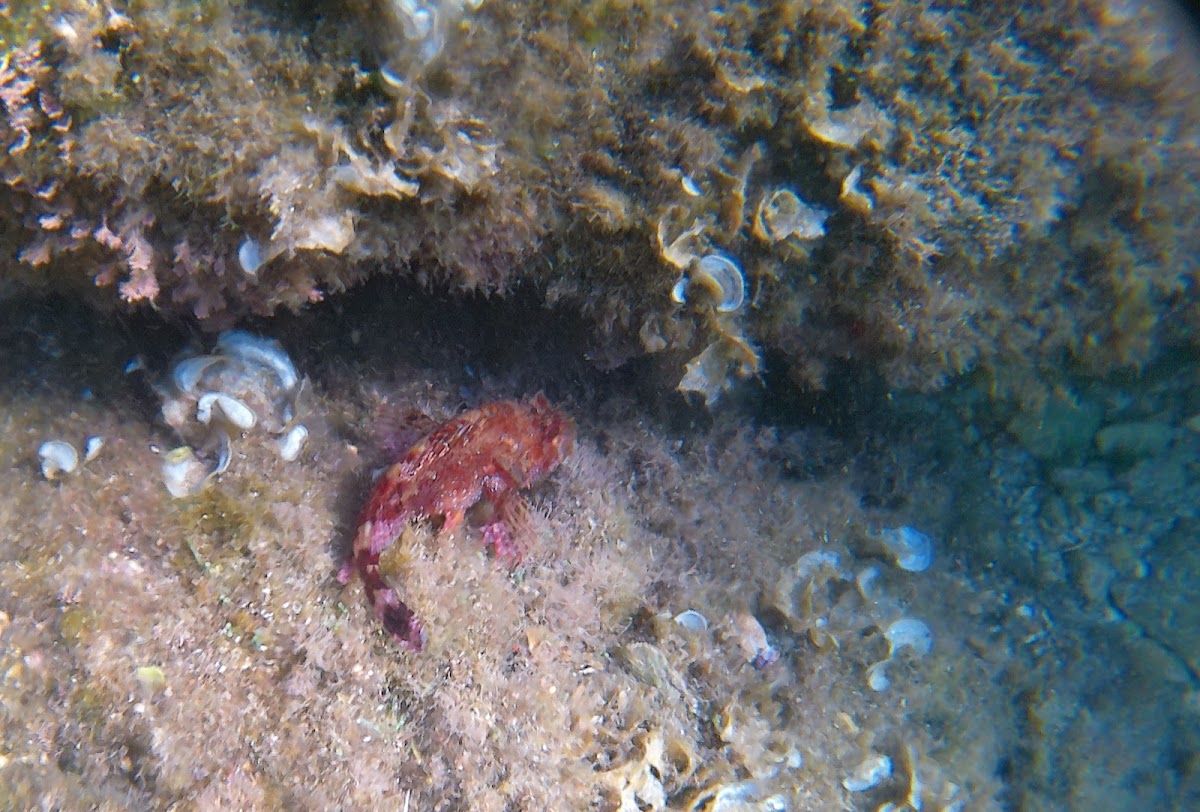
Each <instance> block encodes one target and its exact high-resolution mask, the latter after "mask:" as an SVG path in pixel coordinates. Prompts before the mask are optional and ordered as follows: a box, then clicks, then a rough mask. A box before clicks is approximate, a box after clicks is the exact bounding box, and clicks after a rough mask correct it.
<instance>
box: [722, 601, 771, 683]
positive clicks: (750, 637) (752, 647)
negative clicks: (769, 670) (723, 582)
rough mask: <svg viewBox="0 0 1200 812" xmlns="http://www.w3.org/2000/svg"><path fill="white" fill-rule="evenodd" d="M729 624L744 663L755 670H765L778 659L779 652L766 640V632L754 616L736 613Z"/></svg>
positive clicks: (746, 613)
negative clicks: (744, 657)
mask: <svg viewBox="0 0 1200 812" xmlns="http://www.w3.org/2000/svg"><path fill="white" fill-rule="evenodd" d="M730 623H731V624H732V625H733V636H734V639H736V640H737V644H738V647H739V648H741V650H742V653H743V654H744V655H745V656H746V661H747V662H748V663H750V664H751V665H752V666H754V667H755V668H756V669H759V670H761V669H763V668H766V667H767V666H768V665H771V664H772V663H774V662H775V661H776V660H778V659H779V651H778V650H777V649H776V648H775V647H774V646H772V645H771V644H770V642H769V641H768V640H767V633H766V631H764V630H763V627H762V624H761V623H759V622H758V618H756V617H754V615H751V614H749V613H748V612H738V613H736V614H734V615H733V617H732V618H730Z"/></svg>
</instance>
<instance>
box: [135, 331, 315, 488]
mask: <svg viewBox="0 0 1200 812" xmlns="http://www.w3.org/2000/svg"><path fill="white" fill-rule="evenodd" d="M303 388H304V387H303V381H302V380H301V378H300V376H299V375H298V374H297V372H296V367H295V365H294V364H293V363H292V359H291V358H290V357H288V354H287V352H286V351H285V350H284V349H283V346H282V345H280V343H279V342H278V341H275V340H273V339H269V338H263V337H261V336H256V335H253V334H251V333H247V332H244V331H241V330H228V331H226V332H224V333H221V335H220V337H219V338H218V339H217V343H216V346H215V347H214V348H213V349H212V351H211V352H209V353H205V354H195V353H190V352H189V353H185V354H183V355H182V356H180V357H179V358H177V359H176V360H175V362H174V363H173V364H172V365H171V368H170V371H169V374H168V375H167V377H166V380H165V381H164V382H163V383H162V384H161V385H160V386H159V387H158V393H159V396H160V397H161V398H162V417H163V420H164V421H165V422H166V423H167V425H169V426H170V427H171V428H173V429H174V430H175V431H176V432H177V433H178V435H179V436H180V437H181V438H182V439H183V440H184V442H185V443H186V445H182V446H180V447H178V448H175V449H173V450H172V451H170V452H169V453H168V454H167V455H166V457H165V459H164V462H163V481H164V483H165V484H166V486H167V490H168V491H170V493H171V495H172V496H175V497H183V496H188V495H190V494H192V493H195V492H197V491H198V490H200V489H201V488H203V487H204V484H205V483H206V482H207V481H208V480H209V479H210V478H211V477H212V476H213V475H215V474H219V473H222V472H223V471H225V470H226V469H227V468H228V467H229V462H230V459H231V451H230V444H231V442H232V440H233V439H234V438H237V437H241V436H242V435H244V434H246V433H248V432H252V431H257V432H262V433H266V434H269V435H271V436H273V437H274V438H275V440H276V450H277V451H278V453H279V456H280V458H282V459H283V460H284V461H287V462H291V461H293V460H295V459H296V458H297V457H298V456H299V455H300V452H301V451H302V449H303V447H304V443H305V441H306V440H307V439H308V429H307V428H306V427H305V426H304V425H303V424H301V423H298V422H296V404H297V400H298V398H299V396H300V394H301V392H302V391H303ZM197 450H199V454H198V453H197ZM201 457H207V458H208V459H209V460H210V461H208V462H206V461H204V460H202V459H201ZM214 458H215V461H212V460H213V459H214Z"/></svg>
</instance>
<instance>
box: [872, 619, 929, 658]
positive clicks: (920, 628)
mask: <svg viewBox="0 0 1200 812" xmlns="http://www.w3.org/2000/svg"><path fill="white" fill-rule="evenodd" d="M883 636H884V637H885V638H886V639H887V641H888V657H889V658H891V657H895V656H896V653H897V652H899V651H901V650H903V649H906V648H908V649H912V651H913V653H914V654H915V655H917V656H918V657H923V656H925V655H926V654H928V653H929V652H930V651H932V650H933V632H931V631H930V630H929V626H927V625H926V624H925V622H924V621H920V620H917V619H916V618H913V617H902V618H900V619H899V620H897V621H896V622H895V623H893V624H892V625H890V626H888V627H887V629H886V630H885V631H884V632H883Z"/></svg>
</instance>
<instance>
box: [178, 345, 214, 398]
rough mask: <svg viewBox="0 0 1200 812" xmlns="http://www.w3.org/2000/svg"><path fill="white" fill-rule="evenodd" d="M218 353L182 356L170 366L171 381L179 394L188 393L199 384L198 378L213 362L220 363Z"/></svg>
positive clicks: (201, 376) (194, 389)
mask: <svg viewBox="0 0 1200 812" xmlns="http://www.w3.org/2000/svg"><path fill="white" fill-rule="evenodd" d="M222 360H224V359H222V358H221V357H220V356H219V355H195V356H192V357H191V358H184V359H183V360H182V361H180V362H178V363H177V364H175V366H174V367H172V368H171V381H172V383H174V384H175V388H176V389H177V390H178V391H179V393H180V394H183V395H190V394H191V393H192V392H194V391H196V388H197V387H198V386H199V385H200V379H201V378H203V377H204V373H205V372H207V371H208V368H209V367H211V366H212V365H213V364H218V363H220V362H221V361H222Z"/></svg>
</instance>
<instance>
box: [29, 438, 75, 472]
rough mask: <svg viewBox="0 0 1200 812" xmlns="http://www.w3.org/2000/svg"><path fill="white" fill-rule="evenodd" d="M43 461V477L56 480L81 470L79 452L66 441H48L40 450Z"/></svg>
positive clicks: (39, 453)
mask: <svg viewBox="0 0 1200 812" xmlns="http://www.w3.org/2000/svg"><path fill="white" fill-rule="evenodd" d="M38 457H39V458H40V459H41V461H42V476H44V477H45V478H46V479H50V480H54V479H58V478H60V477H63V476H67V475H68V474H72V473H74V472H75V470H76V469H78V468H79V452H78V451H76V450H75V446H73V445H71V444H70V443H68V442H66V441H65V440H47V441H46V442H44V443H42V444H41V446H40V447H39V448H38Z"/></svg>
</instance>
